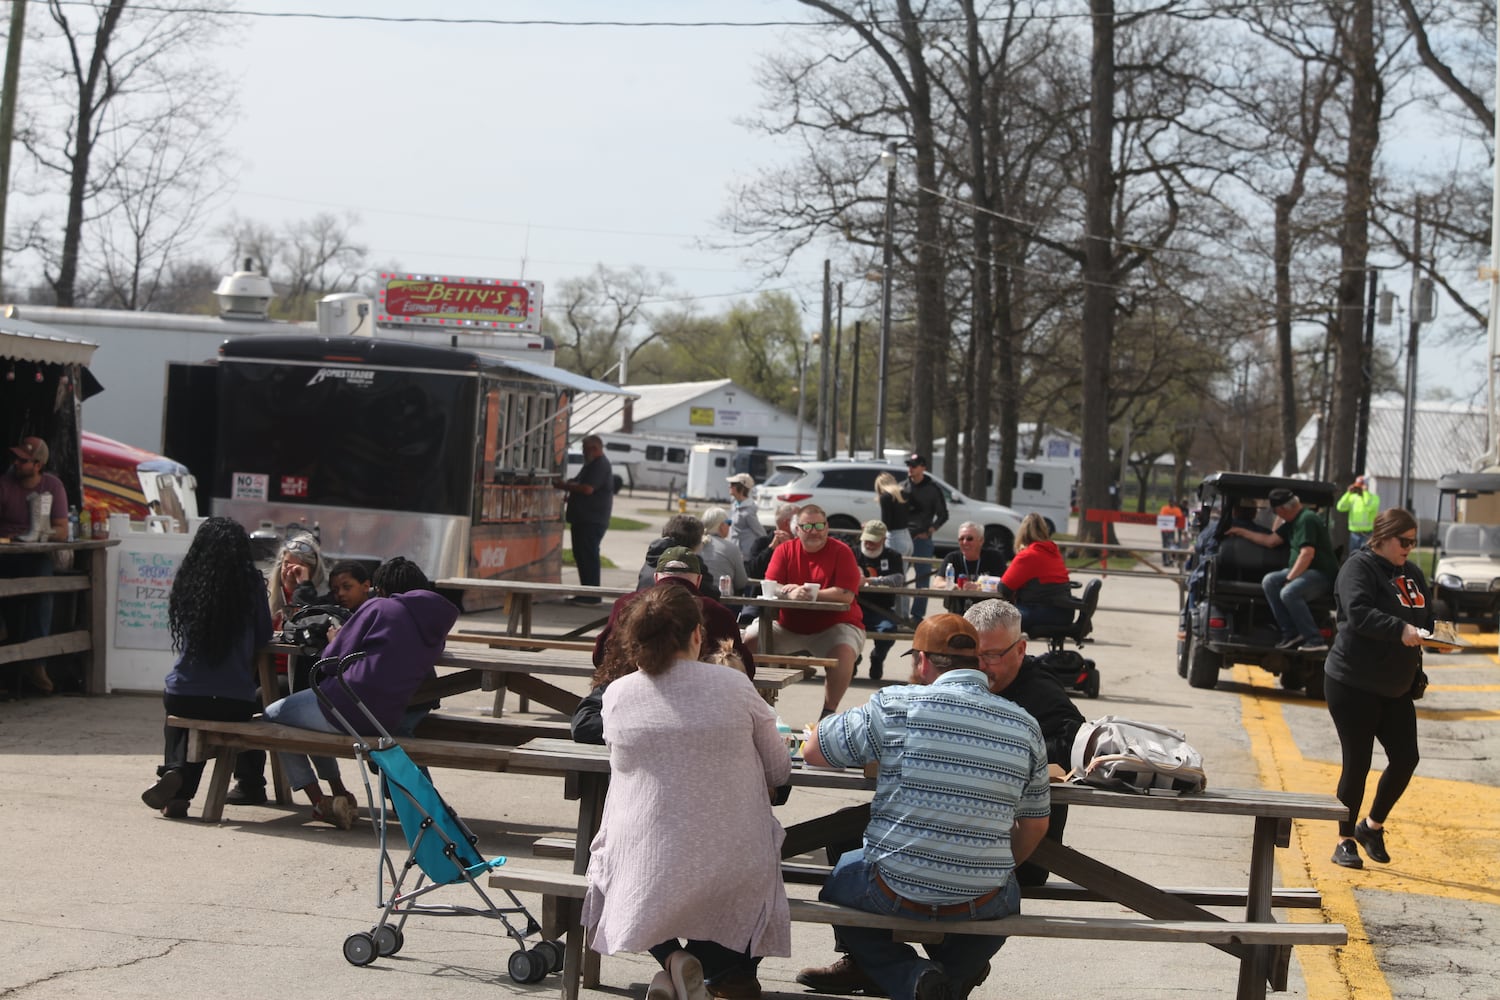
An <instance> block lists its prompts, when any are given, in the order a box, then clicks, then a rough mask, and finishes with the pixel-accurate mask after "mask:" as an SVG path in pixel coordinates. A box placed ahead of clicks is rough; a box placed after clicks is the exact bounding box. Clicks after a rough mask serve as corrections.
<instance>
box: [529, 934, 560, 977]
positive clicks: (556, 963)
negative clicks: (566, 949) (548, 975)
mask: <svg viewBox="0 0 1500 1000" xmlns="http://www.w3.org/2000/svg"><path fill="white" fill-rule="evenodd" d="M531 950H532V951H534V952H536V953H537V954H538V955H541V956H542V957H543V958H545V959H546V960H547V971H548V972H561V971H562V967H563V949H562V944H561V943H560V942H557V941H538V942H537V943H536V947H535V948H533V949H531Z"/></svg>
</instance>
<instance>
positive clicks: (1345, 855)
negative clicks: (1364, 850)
mask: <svg viewBox="0 0 1500 1000" xmlns="http://www.w3.org/2000/svg"><path fill="white" fill-rule="evenodd" d="M1333 863H1334V864H1336V865H1339V866H1340V867H1343V868H1363V867H1364V866H1365V863H1364V861H1363V860H1361V859H1360V856H1359V848H1358V847H1355V846H1354V841H1352V840H1341V841H1339V846H1338V847H1335V848H1334V849H1333Z"/></svg>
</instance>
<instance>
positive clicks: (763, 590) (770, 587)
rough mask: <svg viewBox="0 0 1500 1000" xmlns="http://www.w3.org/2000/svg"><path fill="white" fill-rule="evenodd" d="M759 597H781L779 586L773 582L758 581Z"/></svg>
mask: <svg viewBox="0 0 1500 1000" xmlns="http://www.w3.org/2000/svg"><path fill="white" fill-rule="evenodd" d="M760 596H761V597H780V596H781V584H779V583H777V582H776V581H775V580H762V581H760Z"/></svg>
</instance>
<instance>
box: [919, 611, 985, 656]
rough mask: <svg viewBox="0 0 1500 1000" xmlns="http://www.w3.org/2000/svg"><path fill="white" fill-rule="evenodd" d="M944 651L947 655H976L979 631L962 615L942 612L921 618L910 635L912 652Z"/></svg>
mask: <svg viewBox="0 0 1500 1000" xmlns="http://www.w3.org/2000/svg"><path fill="white" fill-rule="evenodd" d="M917 652H922V653H945V654H947V655H949V656H978V655H979V632H978V631H977V630H976V629H975V628H974V626H973V625H972V624H971V623H970V622H969V620H968V619H967V618H965V617H964V616H963V615H952V614H942V615H933V616H931V617H930V618H924V619H922V623H921V624H920V625H918V626H917V634H916V635H914V636H912V640H911V649H908V650H907V651H906V652H905V653H904V654H902V655H904V656H910V655H911V654H912V653H917Z"/></svg>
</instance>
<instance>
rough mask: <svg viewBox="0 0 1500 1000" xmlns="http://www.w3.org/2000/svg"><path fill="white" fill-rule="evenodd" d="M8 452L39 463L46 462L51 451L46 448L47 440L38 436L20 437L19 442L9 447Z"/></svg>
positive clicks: (43, 463) (44, 463)
mask: <svg viewBox="0 0 1500 1000" xmlns="http://www.w3.org/2000/svg"><path fill="white" fill-rule="evenodd" d="M10 453H11V454H12V455H14V456H16V457H17V458H24V459H26V460H28V461H31V462H37V463H39V464H41V465H46V464H47V459H48V457H49V456H50V455H51V452H50V451H48V449H47V442H45V441H43V440H42V439H41V438H39V437H29V438H22V439H21V443H20V444H18V445H15V446H14V447H12V448H11V449H10Z"/></svg>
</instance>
